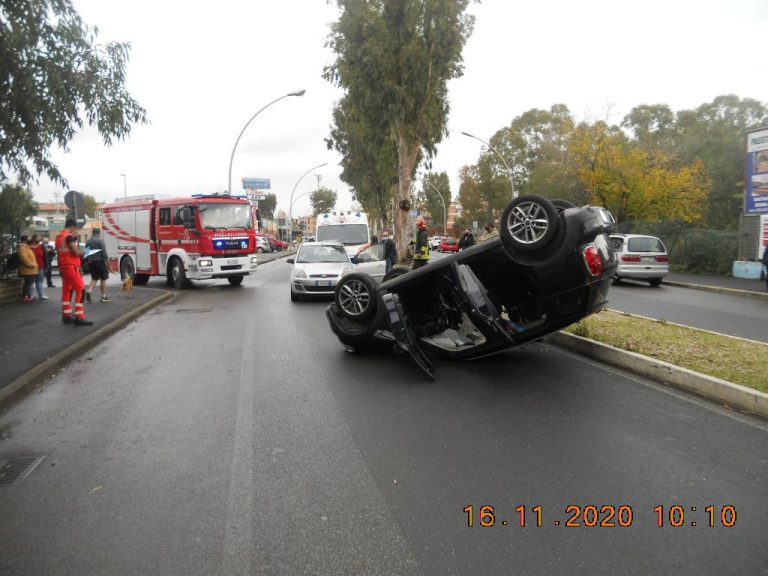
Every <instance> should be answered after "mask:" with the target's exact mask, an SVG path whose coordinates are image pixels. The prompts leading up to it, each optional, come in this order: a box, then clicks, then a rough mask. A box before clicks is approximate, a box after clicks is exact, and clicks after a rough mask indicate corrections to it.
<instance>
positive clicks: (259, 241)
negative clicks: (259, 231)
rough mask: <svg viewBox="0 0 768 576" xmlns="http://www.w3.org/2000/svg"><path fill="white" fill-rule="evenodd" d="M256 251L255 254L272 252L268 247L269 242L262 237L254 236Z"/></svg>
mask: <svg viewBox="0 0 768 576" xmlns="http://www.w3.org/2000/svg"><path fill="white" fill-rule="evenodd" d="M256 251H257V252H262V253H263V252H272V247H271V246H270V245H269V240H267V238H265V237H264V236H261V235H257V236H256Z"/></svg>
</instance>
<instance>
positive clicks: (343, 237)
mask: <svg viewBox="0 0 768 576" xmlns="http://www.w3.org/2000/svg"><path fill="white" fill-rule="evenodd" d="M323 240H338V241H339V242H341V243H342V244H345V245H346V244H351V245H356V244H365V243H366V242H368V225H367V224H328V225H325V226H318V227H317V241H318V242H321V241H323Z"/></svg>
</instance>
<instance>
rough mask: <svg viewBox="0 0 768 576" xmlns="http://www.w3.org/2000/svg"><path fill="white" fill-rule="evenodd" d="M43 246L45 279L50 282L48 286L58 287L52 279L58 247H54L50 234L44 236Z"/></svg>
mask: <svg viewBox="0 0 768 576" xmlns="http://www.w3.org/2000/svg"><path fill="white" fill-rule="evenodd" d="M43 248H45V279H46V281H47V282H48V288H56V286H55V285H54V283H53V280H52V279H51V274H53V257H54V256H55V255H56V248H54V247H53V245H52V244H51V239H50V238H48V236H45V237H44V238H43Z"/></svg>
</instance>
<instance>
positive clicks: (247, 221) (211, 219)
mask: <svg viewBox="0 0 768 576" xmlns="http://www.w3.org/2000/svg"><path fill="white" fill-rule="evenodd" d="M198 210H199V212H200V223H201V225H202V227H203V228H204V229H208V230H211V229H217V228H223V229H230V228H245V229H250V228H253V221H252V220H251V207H250V206H249V205H248V204H240V203H237V204H236V203H234V202H233V203H224V202H216V203H211V204H200V206H199V208H198Z"/></svg>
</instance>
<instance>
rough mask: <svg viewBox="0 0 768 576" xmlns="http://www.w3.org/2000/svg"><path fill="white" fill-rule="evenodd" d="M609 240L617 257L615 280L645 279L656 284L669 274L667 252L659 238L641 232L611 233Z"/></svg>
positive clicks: (653, 284) (652, 284)
mask: <svg viewBox="0 0 768 576" xmlns="http://www.w3.org/2000/svg"><path fill="white" fill-rule="evenodd" d="M610 242H611V246H612V247H613V249H614V250H615V251H616V255H617V257H618V259H619V265H618V268H616V273H615V275H614V278H615V279H616V281H621V280H622V279H623V278H628V279H631V280H646V281H648V283H649V284H650V285H651V286H658V285H659V284H661V282H662V281H663V280H664V277H665V276H666V275H667V274H669V254H667V248H666V247H665V246H664V242H662V241H661V239H659V238H656V237H655V236H645V235H641V234H611V236H610Z"/></svg>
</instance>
